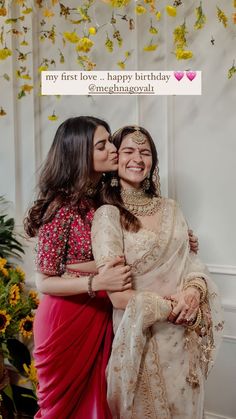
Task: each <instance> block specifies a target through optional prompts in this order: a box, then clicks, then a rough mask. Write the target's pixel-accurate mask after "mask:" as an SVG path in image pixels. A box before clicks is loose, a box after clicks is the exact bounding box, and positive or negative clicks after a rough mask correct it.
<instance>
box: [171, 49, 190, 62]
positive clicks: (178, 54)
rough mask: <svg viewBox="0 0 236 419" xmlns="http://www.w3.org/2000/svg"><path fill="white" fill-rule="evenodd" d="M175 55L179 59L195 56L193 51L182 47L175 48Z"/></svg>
mask: <svg viewBox="0 0 236 419" xmlns="http://www.w3.org/2000/svg"><path fill="white" fill-rule="evenodd" d="M175 55H176V58H177V60H188V59H189V58H192V57H193V53H192V51H187V50H183V49H180V48H177V49H176V50H175Z"/></svg>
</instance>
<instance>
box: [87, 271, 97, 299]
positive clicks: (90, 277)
mask: <svg viewBox="0 0 236 419" xmlns="http://www.w3.org/2000/svg"><path fill="white" fill-rule="evenodd" d="M94 276H95V275H89V278H88V295H89V297H91V298H94V297H96V292H95V291H93V288H92V282H93V278H94Z"/></svg>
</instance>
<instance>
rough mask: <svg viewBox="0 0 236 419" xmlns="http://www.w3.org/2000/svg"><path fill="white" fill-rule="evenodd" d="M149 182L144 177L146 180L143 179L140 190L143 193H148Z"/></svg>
mask: <svg viewBox="0 0 236 419" xmlns="http://www.w3.org/2000/svg"><path fill="white" fill-rule="evenodd" d="M150 185H151V184H150V180H149V177H146V179H144V181H143V184H142V188H143V190H144V191H148V190H149V189H150Z"/></svg>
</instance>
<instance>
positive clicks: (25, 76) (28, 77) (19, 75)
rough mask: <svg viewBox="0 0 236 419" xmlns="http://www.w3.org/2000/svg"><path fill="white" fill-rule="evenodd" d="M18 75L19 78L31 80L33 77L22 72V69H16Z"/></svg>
mask: <svg viewBox="0 0 236 419" xmlns="http://www.w3.org/2000/svg"><path fill="white" fill-rule="evenodd" d="M16 77H17V78H19V79H24V80H31V77H30V75H29V74H22V73H21V72H20V70H17V71H16Z"/></svg>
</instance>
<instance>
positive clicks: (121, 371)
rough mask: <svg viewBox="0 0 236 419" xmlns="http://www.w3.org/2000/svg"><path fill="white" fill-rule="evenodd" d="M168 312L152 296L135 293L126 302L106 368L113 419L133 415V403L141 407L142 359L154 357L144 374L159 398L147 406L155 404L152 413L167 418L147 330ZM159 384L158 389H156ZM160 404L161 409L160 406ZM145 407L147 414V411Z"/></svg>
mask: <svg viewBox="0 0 236 419" xmlns="http://www.w3.org/2000/svg"><path fill="white" fill-rule="evenodd" d="M170 312H171V303H170V301H167V300H164V299H163V298H162V297H159V296H158V295H157V294H155V293H152V292H146V291H145V292H137V293H136V295H135V296H134V297H133V298H131V300H130V301H129V303H128V305H127V307H126V310H125V312H124V315H123V318H122V320H121V323H120V325H119V327H118V330H117V332H116V335H115V338H114V341H113V347H112V353H111V357H110V360H109V364H108V367H107V371H106V372H107V385H108V393H107V398H108V404H109V407H110V410H111V413H112V417H113V419H118V418H120V419H130V418H132V417H133V415H134V410H135V414H137V417H140V416H138V411H136V407H135V401H134V399H136V400H138V401H139V405H140V402H141V403H142V401H141V399H142V397H143V396H142V381H143V380H144V379H145V377H144V375H145V374H146V371H145V369H146V368H147V366H146V365H145V358H146V357H147V356H151V357H152V356H153V354H154V356H155V362H153V363H152V366H153V370H152V371H148V374H151V375H152V379H154V380H155V384H156V387H155V389H156V390H155V392H156V391H157V392H158V391H159V392H160V393H162V394H160V395H158V398H157V399H156V400H148V403H149V404H151V403H158V407H157V408H155V406H153V410H154V411H158V412H160V413H161V416H160V417H161V418H162V419H166V418H170V414H169V408H168V404H167V398H166V396H165V394H163V383H160V380H162V377H161V374H160V371H159V362H158V348H157V347H156V346H157V343H156V340H155V339H152V335H151V330H150V327H151V326H152V325H153V324H154V323H155V322H157V321H164V320H166V319H167V317H168V315H169V314H170ZM153 346H155V347H153ZM160 384H161V385H160ZM158 388H159V390H158ZM160 401H161V405H162V406H160V405H159V404H160ZM150 407H151V406H149V407H148V410H150Z"/></svg>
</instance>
